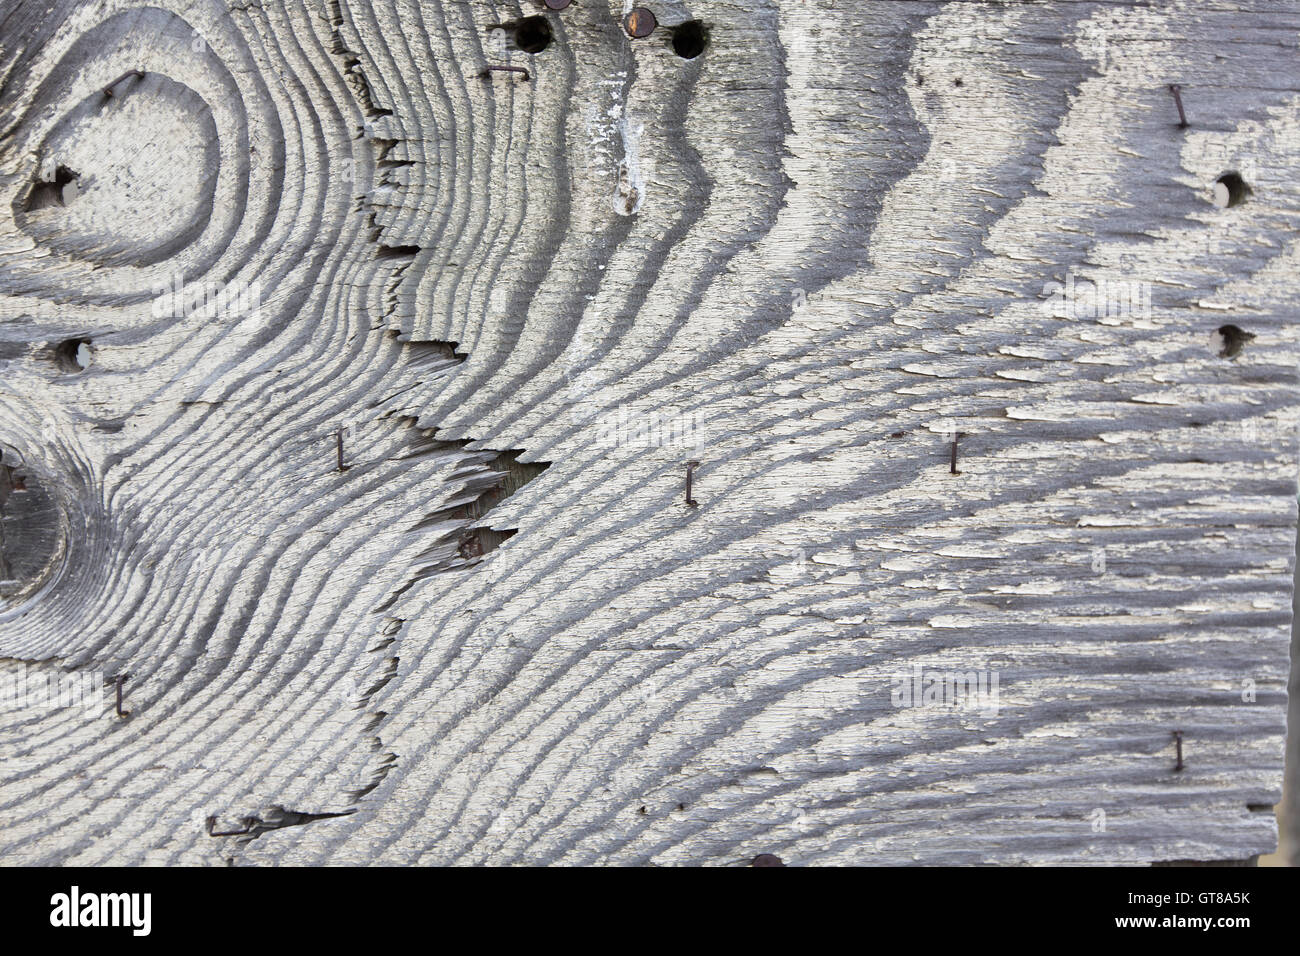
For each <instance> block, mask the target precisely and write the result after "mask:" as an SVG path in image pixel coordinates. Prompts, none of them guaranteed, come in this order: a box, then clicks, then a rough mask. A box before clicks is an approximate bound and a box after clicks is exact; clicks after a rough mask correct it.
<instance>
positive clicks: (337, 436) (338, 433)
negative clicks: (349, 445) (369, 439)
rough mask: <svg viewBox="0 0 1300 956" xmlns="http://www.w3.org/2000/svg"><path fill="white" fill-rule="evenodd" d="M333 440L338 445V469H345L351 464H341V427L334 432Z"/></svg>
mask: <svg viewBox="0 0 1300 956" xmlns="http://www.w3.org/2000/svg"><path fill="white" fill-rule="evenodd" d="M334 441H335V443H336V444H337V446H338V455H339V471H347V470H348V469H349V468H351V467H352V466H351V465H345V464H343V429H341V428H340V429H339V430H338V431H336V432H335V433H334Z"/></svg>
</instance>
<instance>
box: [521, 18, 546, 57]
mask: <svg viewBox="0 0 1300 956" xmlns="http://www.w3.org/2000/svg"><path fill="white" fill-rule="evenodd" d="M550 45H551V25H550V24H549V23H547V22H546V18H545V17H525V18H524V19H522V20H520V21H519V23H518V24H516V26H515V46H517V47H519V49H521V50H523V51H524V52H525V53H541V52H542V51H543V50H545V49H546V48H547V47H548V46H550Z"/></svg>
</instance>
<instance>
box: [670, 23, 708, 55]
mask: <svg viewBox="0 0 1300 956" xmlns="http://www.w3.org/2000/svg"><path fill="white" fill-rule="evenodd" d="M708 45H709V31H708V30H706V29H705V28H704V23H703V22H702V21H700V20H687V21H686V22H685V23H681V24H678V25H677V26H675V27H673V52H674V53H676V54H677V55H678V56H680V57H681V58H682V59H683V60H693V59H695V58H696V57H697V56H699V55H700V54H701V53H703V52H704V48H705V47H706V46H708Z"/></svg>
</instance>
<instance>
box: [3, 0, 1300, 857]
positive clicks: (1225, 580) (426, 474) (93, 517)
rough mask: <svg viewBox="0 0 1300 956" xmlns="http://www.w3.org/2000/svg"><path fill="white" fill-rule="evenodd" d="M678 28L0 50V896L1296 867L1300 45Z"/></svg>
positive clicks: (1289, 10) (827, 5) (514, 29)
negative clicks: (950, 683)
mask: <svg viewBox="0 0 1300 956" xmlns="http://www.w3.org/2000/svg"><path fill="white" fill-rule="evenodd" d="M653 9H654V12H655V15H656V18H657V20H658V22H659V24H660V26H659V27H658V28H657V29H656V30H655V31H654V32H653V33H652V34H651V35H650V36H649V37H646V38H644V39H636V40H633V39H630V38H629V37H628V35H627V34H626V32H625V31H624V29H623V26H622V20H623V17H624V15H625V14H626V12H627V8H626V7H625V6H624V5H622V4H620V3H614V2H610V0H590V2H583V3H580V4H573V5H570V6H569V7H568V8H567V9H565V10H564V11H562V12H559V13H555V12H550V11H547V10H546V9H545V8H544V7H543V6H542V5H541V4H539V3H534V2H531V0H521V2H517V3H495V2H489V0H285V2H270V0H253V2H239V3H235V2H220V0H150V2H149V3H147V4H146V3H141V2H138V0H43V2H35V0H11V2H6V3H5V4H4V6H3V8H0V194H3V195H4V196H6V197H8V201H6V202H4V203H0V451H2V453H3V469H2V470H0V509H2V515H0V553H2V554H3V556H4V563H3V564H0V577H3V581H0V601H2V602H3V603H0V657H3V658H5V661H3V662H0V663H3V665H4V666H5V667H6V668H8V671H13V670H14V669H16V668H20V669H22V670H23V671H24V673H26V674H27V675H28V676H32V675H44V676H46V677H48V676H51V675H56V676H57V675H59V674H93V675H100V676H101V677H102V681H101V683H102V684H103V685H104V686H105V687H107V688H108V691H107V694H108V696H107V697H106V705H105V707H104V708H103V709H102V711H100V712H98V713H96V714H95V715H94V716H93V717H90V718H88V717H87V715H86V713H85V712H84V711H83V710H82V709H78V708H67V707H54V708H47V707H39V708H38V707H30V706H28V707H22V708H7V709H6V708H0V862H3V863H6V864H55V863H67V864H103V863H113V864H191V865H220V864H224V863H227V862H233V863H237V864H245V865H274V864H414V863H419V864H431V863H432V864H450V863H455V864H524V863H527V864H540V863H545V864H659V865H674V864H739V863H747V862H748V861H749V860H751V859H752V858H753V857H755V856H756V855H758V854H762V853H771V854H776V855H778V856H779V857H781V858H782V859H783V860H784V861H785V862H786V863H787V864H796V865H811V864H848V863H856V864H862V863H870V864H911V863H923V864H937V863H1066V862H1069V863H1098V864H1115V863H1126V864H1146V863H1152V862H1161V861H1171V860H1201V861H1210V860H1240V859H1245V858H1249V857H1252V856H1254V855H1257V854H1261V853H1267V852H1270V851H1271V850H1272V849H1273V848H1274V847H1275V846H1276V837H1277V835H1276V827H1275V824H1274V821H1273V818H1272V814H1271V813H1269V812H1260V808H1264V809H1267V808H1269V807H1271V806H1272V805H1273V804H1274V803H1276V801H1277V799H1278V795H1279V790H1280V786H1281V776H1282V754H1283V737H1284V734H1285V714H1286V685H1287V676H1288V643H1289V633H1290V625H1291V617H1292V609H1291V597H1292V573H1293V568H1294V548H1295V544H1294V543H1295V528H1296V490H1297V489H1296V476H1297V468H1298V462H1297V454H1298V449H1297V440H1296V436H1297V380H1296V369H1297V367H1298V365H1300V354H1298V346H1300V342H1298V341H1297V323H1296V321H1295V301H1296V294H1297V267H1298V266H1300V262H1298V261H1297V260H1298V255H1297V246H1296V241H1295V237H1296V235H1297V228H1298V227H1300V88H1298V87H1297V68H1296V63H1297V56H1298V55H1300V3H1296V2H1293V0H1285V2H1277V0H1234V2H1226V0H1208V2H1194V3H1193V2H1138V0H1132V2H1083V0H1079V2H1066V0H1058V2H1050V3H1031V2H961V3H958V2H953V3H941V2H874V0H809V2H783V3H777V2H771V0H752V2H746V3H743V4H742V3H737V2H726V0H691V2H689V3H683V2H679V0H670V2H666V3H663V4H661V5H658V6H655V7H653ZM529 17H542V18H544V22H545V24H546V25H547V29H548V31H549V41H548V42H547V43H545V45H544V48H543V49H541V50H539V51H538V52H535V53H528V52H524V48H528V47H534V46H536V45H537V43H538V42H540V41H539V40H538V39H537V34H536V33H534V34H533V35H530V36H526V37H524V38H523V39H522V40H521V36H520V33H519V29H520V28H519V27H518V26H517V24H518V23H519V22H520V21H523V20H524V19H525V18H529ZM694 20H698V21H701V23H702V24H703V27H704V29H703V33H702V35H703V37H704V38H705V40H706V46H705V49H704V50H703V52H702V53H701V54H700V55H698V56H695V57H693V58H689V59H688V58H685V57H683V56H680V55H678V53H679V52H680V51H679V50H676V49H675V48H674V36H675V33H674V28H675V27H678V26H679V25H680V24H683V23H685V22H687V21H694ZM503 25H504V26H505V29H504V30H502V29H501V28H502V26H503ZM534 29H536V28H534ZM683 36H685V34H683ZM490 66H510V67H515V68H518V69H516V70H495V69H488V67H490ZM520 70H526V75H525V74H524V73H522V72H520ZM1170 84H1178V85H1179V86H1180V88H1181V90H1180V96H1181V98H1182V102H1183V105H1184V108H1185V111H1186V114H1187V118H1188V123H1189V125H1188V126H1187V127H1186V128H1183V127H1180V125H1179V122H1178V113H1177V108H1176V104H1175V102H1174V99H1173V96H1172V94H1171V91H1170V89H1169V87H1170ZM1228 173H1235V174H1237V175H1238V176H1240V177H1241V179H1242V181H1243V182H1244V184H1245V185H1246V186H1247V187H1248V192H1246V193H1244V194H1241V195H1239V196H1237V198H1239V199H1240V201H1237V202H1234V203H1233V204H1231V205H1228V204H1226V200H1225V198H1224V197H1225V196H1226V197H1227V199H1228V200H1231V199H1232V198H1233V196H1234V195H1236V194H1235V193H1233V191H1232V190H1231V189H1229V188H1228V186H1226V185H1220V182H1219V181H1220V179H1221V178H1222V177H1224V176H1225V175H1226V174H1228ZM1234 329H1235V330H1237V331H1236V332H1234V331H1233V330H1234ZM1239 333H1240V334H1239ZM1234 343H1235V344H1236V346H1237V347H1236V348H1235V349H1234V348H1232V347H1231V346H1232V345H1233V344H1234ZM958 434H960V440H959V441H958V444H957V452H956V455H957V457H956V459H955V465H954V464H953V463H952V459H951V457H950V456H951V449H952V443H953V440H954V437H955V436H957V435H958ZM688 461H698V462H699V465H698V467H696V468H694V470H693V478H692V481H693V484H692V489H691V496H692V497H693V498H694V500H695V501H696V502H698V504H697V505H696V506H695V507H691V506H689V505H687V504H686V503H685V485H684V481H685V474H686V468H687V464H686V463H687V462H688ZM954 471H956V472H957V473H956V474H954V473H953V472H954ZM18 484H21V485H22V486H23V487H21V488H18V487H17V486H18ZM916 668H920V672H921V674H922V679H923V680H924V675H925V674H926V673H940V674H947V673H953V674H970V675H976V676H978V677H979V678H980V680H982V681H984V682H985V683H984V684H982V685H981V686H983V687H985V690H986V691H987V690H988V685H989V684H990V683H991V682H992V680H993V679H995V678H996V681H997V697H996V699H994V700H991V701H990V700H989V699H988V698H984V699H983V700H982V701H981V702H982V703H983V704H985V705H991V706H981V707H950V706H948V707H946V706H938V705H932V706H904V705H903V704H905V703H907V701H906V700H902V701H901V702H900V696H901V692H902V689H903V688H905V687H906V686H910V685H909V684H907V681H910V679H911V676H912V675H913V674H914V673H915V672H916V671H915V669H916ZM8 671H6V673H7V672H8ZM120 675H129V678H128V679H126V680H125V681H124V682H123V685H122V686H123V692H124V695H125V704H124V707H125V709H126V710H127V711H129V712H130V717H129V718H127V717H118V716H117V715H116V713H114V708H113V706H112V701H111V694H112V691H113V687H114V684H113V681H114V679H115V677H116V676H120ZM2 676H3V675H2V674H0V677H2ZM967 702H969V701H967ZM912 703H913V704H917V703H921V704H924V703H925V700H924V698H923V697H922V699H921V700H919V701H917V700H914V701H912ZM1175 731H1177V732H1180V733H1181V735H1182V748H1183V759H1184V763H1185V766H1184V767H1183V769H1182V770H1175V769H1174V768H1175V738H1174V732H1175ZM241 830H243V831H244V832H242V833H241V832H239V831H241ZM214 833H215V834H218V835H216V836H214V835H212V834H214ZM220 834H228V835H220Z"/></svg>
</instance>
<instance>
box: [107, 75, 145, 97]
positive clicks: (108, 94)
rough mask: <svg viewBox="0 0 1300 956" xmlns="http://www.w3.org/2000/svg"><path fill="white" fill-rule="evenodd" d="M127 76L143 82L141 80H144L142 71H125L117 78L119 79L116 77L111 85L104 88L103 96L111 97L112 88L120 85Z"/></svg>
mask: <svg viewBox="0 0 1300 956" xmlns="http://www.w3.org/2000/svg"><path fill="white" fill-rule="evenodd" d="M128 76H135V77H139V78H140V79H142V80H143V79H144V70H127V71H126V72H125V73H123V74H122V75H121V76H119V77H118V78H117V79H116V80H114V81H113V82H112V83H110V84H108V86H106V87H104V95H105V96H112V95H113V87H115V86H117V84H119V83H121V82H122V81H123V80H125V79H126V78H127V77H128Z"/></svg>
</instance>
